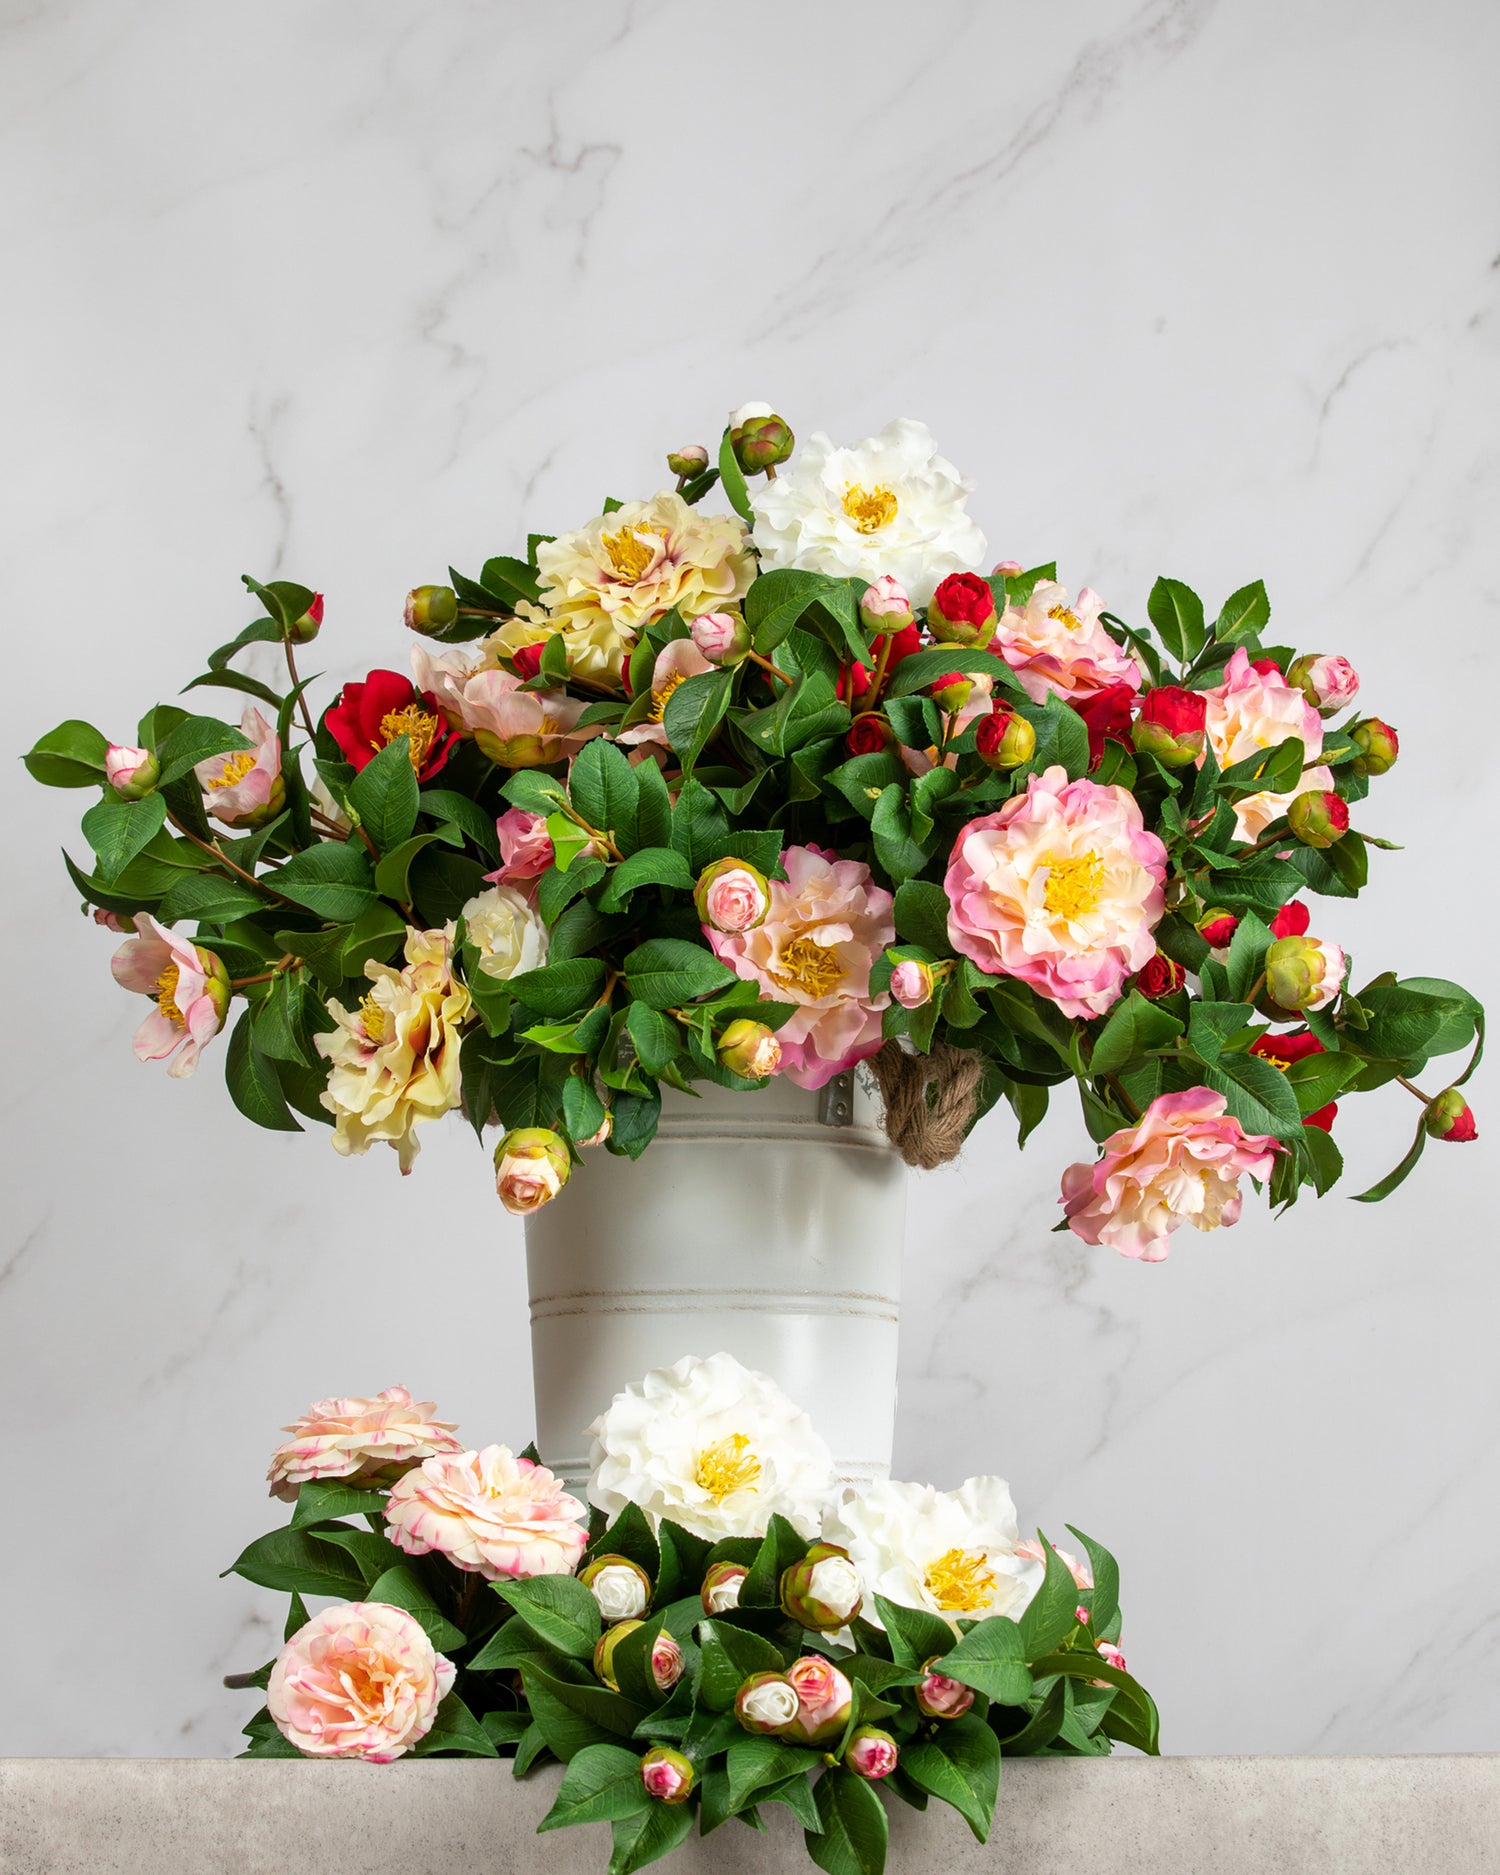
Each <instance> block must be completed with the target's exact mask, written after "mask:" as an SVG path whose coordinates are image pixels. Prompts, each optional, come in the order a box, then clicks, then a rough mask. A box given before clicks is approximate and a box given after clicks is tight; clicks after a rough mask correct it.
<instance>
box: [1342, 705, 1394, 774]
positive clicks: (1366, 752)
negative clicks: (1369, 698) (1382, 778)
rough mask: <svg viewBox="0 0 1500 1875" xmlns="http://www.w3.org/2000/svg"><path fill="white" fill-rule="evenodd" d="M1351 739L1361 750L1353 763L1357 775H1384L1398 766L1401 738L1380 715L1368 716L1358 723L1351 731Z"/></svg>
mask: <svg viewBox="0 0 1500 1875" xmlns="http://www.w3.org/2000/svg"><path fill="white" fill-rule="evenodd" d="M1349 740H1350V741H1351V742H1352V743H1353V744H1354V746H1355V747H1356V748H1357V749H1358V750H1359V754H1358V755H1357V756H1355V758H1354V764H1353V766H1354V772H1355V774H1356V775H1383V774H1384V773H1385V771H1386V770H1387V769H1388V768H1394V767H1395V766H1396V757H1397V756H1398V755H1399V754H1400V753H1401V738H1400V737H1399V736H1398V735H1397V734H1396V732H1395V730H1394V729H1392V728H1391V726H1390V724H1389V723H1383V722H1381V720H1380V718H1379V717H1378V716H1367V717H1366V718H1365V720H1364V721H1363V722H1362V723H1356V724H1355V725H1354V726H1353V728H1352V729H1351V730H1350V731H1349Z"/></svg>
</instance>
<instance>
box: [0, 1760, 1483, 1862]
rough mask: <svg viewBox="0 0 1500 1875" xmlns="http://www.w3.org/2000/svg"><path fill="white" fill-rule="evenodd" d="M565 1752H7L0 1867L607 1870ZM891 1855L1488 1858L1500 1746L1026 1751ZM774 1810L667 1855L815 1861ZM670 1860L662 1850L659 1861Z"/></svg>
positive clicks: (2, 1769)
mask: <svg viewBox="0 0 1500 1875" xmlns="http://www.w3.org/2000/svg"><path fill="white" fill-rule="evenodd" d="M558 1775H559V1774H558V1771H557V1770H556V1768H555V1767H554V1768H553V1769H551V1770H550V1771H540V1772H538V1773H536V1774H535V1775H534V1776H532V1777H530V1778H528V1779H526V1780H525V1781H524V1782H522V1783H519V1784H518V1783H516V1782H514V1781H513V1780H512V1778H511V1776H510V1774H509V1772H508V1770H507V1769H506V1767H505V1766H503V1765H496V1764H491V1763H476V1762H473V1761H469V1762H458V1761H447V1762H437V1761H434V1762H430V1763H411V1764H402V1765H397V1766H393V1767H391V1768H389V1769H376V1768H375V1767H372V1766H367V1765H360V1764H311V1763H295V1762H290V1761H288V1762H274V1761H273V1762H269V1763H255V1764H249V1763H241V1762H235V1761H224V1760H217V1759H86V1758H11V1759H4V1760H0V1870H3V1871H4V1875H74V1872H75V1871H77V1875H84V1872H85V1871H87V1875H200V1872H201V1875H286V1871H288V1870H291V1869H305V1870H307V1871H308V1872H309V1875H346V1871H347V1875H387V1872H389V1875H396V1871H400V1875H455V1871H460V1870H462V1871H465V1875H468V1872H470V1871H472V1872H473V1875H509V1872H510V1871H512V1870H523V1869H524V1870H526V1871H528V1875H572V1872H573V1871H575V1870H576V1871H579V1872H580V1875H585V1872H587V1875H603V1870H604V1868H605V1865H606V1863H607V1860H608V1842H609V1838H608V1834H607V1831H606V1829H605V1828H604V1827H603V1826H599V1825H595V1826H589V1827H585V1828H580V1829H570V1830H564V1831H559V1832H557V1833H555V1834H549V1835H546V1836H541V1837H538V1836H536V1835H535V1834H534V1831H535V1828H536V1825H537V1823H538V1822H539V1821H540V1820H541V1818H542V1816H543V1815H544V1814H545V1812H546V1810H547V1808H548V1806H549V1804H550V1803H551V1801H552V1795H553V1792H554V1790H555V1788H556V1784H557V1778H558ZM893 1810H894V1814H893V1816H892V1819H891V1821H892V1827H891V1856H890V1861H889V1864H888V1867H889V1869H890V1870H891V1872H892V1875H907V1872H908V1871H910V1872H912V1875H915V1872H916V1871H918V1870H927V1869H933V1868H941V1869H943V1870H944V1871H945V1872H951V1875H969V1872H970V1871H979V1870H981V1869H984V1870H996V1871H998V1870H1002V1869H1024V1870H1025V1871H1026V1875H1063V1871H1067V1875H1076V1871H1077V1870H1080V1869H1087V1870H1088V1871H1089V1872H1090V1875H1138V1872H1139V1875H1146V1871H1150V1875H1258V1872H1260V1871H1265V1872H1266V1875H1271V1872H1272V1871H1275V1875H1285V1872H1286V1871H1297V1870H1303V1869H1307V1870H1317V1871H1318V1872H1319V1875H1386V1872H1387V1871H1390V1872H1391V1875H1396V1872H1397V1871H1399V1872H1400V1875H1411V1872H1412V1871H1414V1870H1415V1871H1426V1870H1442V1871H1443V1875H1484V1872H1485V1871H1500V1821H1497V1819H1500V1755H1473V1756H1457V1757H1411V1758H1374V1757H1370V1758H1160V1759H1154V1760H1151V1759H1143V1758H1116V1759H1105V1760H1095V1761H1090V1762H1075V1763H1067V1764H1065V1763H1060V1762H1056V1761H1037V1760H1030V1759H1025V1760H1018V1761H1014V1762H1011V1763H1008V1764H1007V1765H1006V1767H1005V1773H1004V1778H1003V1781H1002V1786H1001V1795H1000V1805H999V1809H998V1812H997V1816H996V1824H995V1829H994V1832H993V1835H992V1837H991V1840H990V1843H989V1845H988V1846H987V1847H981V1846H980V1845H979V1844H978V1843H976V1842H975V1841H974V1840H973V1838H972V1837H971V1836H970V1834H969V1832H968V1830H967V1828H966V1826H965V1825H964V1824H963V1822H962V1821H961V1820H960V1819H959V1818H958V1817H957V1816H956V1815H955V1814H954V1813H953V1812H952V1811H950V1810H947V1809H945V1808H944V1807H943V1806H942V1805H939V1804H934V1805H933V1807H932V1808H931V1809H930V1810H929V1811H928V1812H927V1814H926V1815H925V1816H922V1817H919V1816H917V1815H916V1814H915V1813H914V1812H912V1811H910V1810H908V1809H906V1807H905V1806H904V1805H902V1804H899V1803H898V1804H895V1805H894V1806H893ZM799 1837H800V1830H799V1829H798V1826H797V1824H796V1823H795V1821H794V1820H793V1818H792V1817H791V1816H790V1815H789V1814H788V1813H787V1812H786V1811H784V1810H780V1809H774V1810H773V1811H772V1813H771V1818H770V1826H769V1828H768V1830H767V1832H766V1833H765V1834H764V1835H757V1834H755V1833H754V1832H752V1831H751V1830H749V1829H745V1828H742V1827H740V1826H738V1825H737V1824H734V1823H730V1824H727V1825H725V1826H724V1828H723V1829H722V1830H720V1831H719V1832H718V1833H717V1834H716V1835H715V1836H714V1837H713V1838H711V1839H710V1841H709V1842H708V1843H706V1844H705V1843H703V1842H701V1841H700V1840H698V1839H696V1838H694V1839H693V1840H692V1841H690V1842H689V1843H688V1844H687V1845H686V1846H685V1847H684V1848H683V1849H681V1850H680V1851H679V1852H678V1853H677V1855H676V1856H675V1857H673V1858H672V1859H671V1861H670V1866H671V1868H673V1869H674V1870H675V1871H677V1872H678V1875H703V1872H704V1871H707V1870H709V1869H710V1868H711V1869H712V1870H713V1871H714V1875H752V1872H755V1871H762V1870H765V1869H767V1868H777V1867H783V1868H786V1869H793V1868H803V1869H805V1868H809V1867H811V1864H810V1863H808V1862H807V1860H806V1858H805V1857H804V1855H803V1852H802V1844H801V1842H800V1840H799ZM664 1866H667V1865H664Z"/></svg>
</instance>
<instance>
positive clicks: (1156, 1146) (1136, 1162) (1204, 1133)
mask: <svg viewBox="0 0 1500 1875" xmlns="http://www.w3.org/2000/svg"><path fill="white" fill-rule="evenodd" d="M1227 1105H1228V1103H1227V1102H1226V1100H1225V1098H1224V1096H1223V1095H1222V1094H1216V1093H1214V1092H1213V1091H1212V1090H1211V1089H1209V1088H1207V1087H1190V1088H1188V1089H1187V1090H1186V1091H1185V1092H1184V1093H1180V1094H1158V1095H1157V1097H1156V1099H1155V1100H1153V1101H1152V1102H1151V1105H1150V1106H1149V1107H1147V1109H1146V1111H1145V1113H1144V1114H1143V1115H1142V1116H1141V1118H1140V1119H1139V1120H1138V1121H1137V1122H1136V1124H1135V1125H1134V1126H1125V1127H1121V1129H1120V1130H1119V1132H1117V1133H1111V1134H1110V1136H1109V1138H1108V1139H1106V1140H1105V1142H1104V1151H1103V1155H1102V1157H1101V1158H1100V1159H1099V1161H1098V1163H1097V1164H1095V1165H1084V1164H1079V1165H1070V1166H1069V1167H1068V1169H1067V1171H1065V1172H1064V1173H1063V1178H1062V1200H1061V1202H1062V1206H1063V1209H1064V1211H1065V1212H1066V1213H1067V1218H1068V1224H1069V1226H1070V1227H1071V1229H1072V1230H1073V1232H1074V1233H1075V1235H1077V1236H1079V1237H1081V1238H1082V1239H1083V1241H1084V1242H1085V1243H1090V1244H1109V1245H1110V1246H1112V1247H1113V1248H1114V1249H1116V1250H1118V1251H1119V1252H1120V1254H1121V1255H1122V1256H1127V1257H1140V1258H1141V1260H1142V1261H1143V1262H1145V1263H1159V1262H1160V1261H1161V1260H1162V1258H1163V1257H1164V1256H1165V1255H1166V1254H1167V1249H1168V1244H1167V1239H1168V1237H1169V1236H1170V1235H1171V1233H1172V1232H1173V1231H1174V1230H1176V1229H1177V1228H1178V1227H1179V1226H1180V1225H1182V1224H1191V1225H1192V1226H1193V1228H1194V1229H1195V1230H1217V1229H1218V1227H1219V1226H1220V1225H1221V1224H1234V1223H1237V1222H1238V1220H1239V1215H1240V1176H1241V1174H1242V1173H1246V1172H1248V1173H1249V1174H1250V1176H1251V1177H1252V1178H1257V1179H1264V1178H1269V1176H1270V1174H1271V1167H1272V1166H1273V1165H1274V1164H1275V1161H1276V1154H1277V1152H1278V1150H1279V1147H1278V1145H1277V1142H1276V1141H1275V1140H1274V1139H1273V1138H1272V1137H1271V1136H1270V1135H1269V1134H1267V1133H1246V1132H1245V1131H1244V1129H1243V1128H1242V1127H1241V1125H1240V1123H1239V1121H1238V1120H1236V1119H1235V1118H1234V1117H1233V1116H1232V1115H1231V1114H1229V1113H1227V1112H1226V1111H1225V1108H1226V1106H1227Z"/></svg>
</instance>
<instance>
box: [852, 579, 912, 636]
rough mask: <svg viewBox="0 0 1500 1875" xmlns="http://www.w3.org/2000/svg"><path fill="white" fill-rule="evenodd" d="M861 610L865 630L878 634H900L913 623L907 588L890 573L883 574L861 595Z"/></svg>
mask: <svg viewBox="0 0 1500 1875" xmlns="http://www.w3.org/2000/svg"><path fill="white" fill-rule="evenodd" d="M859 610H860V614H861V617H862V618H863V620H864V624H865V628H866V629H867V630H869V631H873V632H876V633H882V632H898V631H902V630H904V629H905V627H906V626H908V625H910V624H911V623H912V621H913V617H914V614H913V612H912V609H911V600H910V599H908V598H907V596H906V588H905V587H904V586H903V585H902V584H901V582H900V581H899V580H897V579H894V578H892V576H891V575H890V574H889V573H882V574H881V576H880V578H879V579H877V580H876V581H874V583H873V584H872V585H869V586H866V588H865V589H864V592H863V593H862V594H861V595H860V601H859Z"/></svg>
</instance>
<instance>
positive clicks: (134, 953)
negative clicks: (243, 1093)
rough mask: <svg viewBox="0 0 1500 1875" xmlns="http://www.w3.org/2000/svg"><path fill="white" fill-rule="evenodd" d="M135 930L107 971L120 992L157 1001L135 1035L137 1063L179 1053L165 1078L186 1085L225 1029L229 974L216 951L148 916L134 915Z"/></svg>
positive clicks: (159, 1059)
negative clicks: (136, 993)
mask: <svg viewBox="0 0 1500 1875" xmlns="http://www.w3.org/2000/svg"><path fill="white" fill-rule="evenodd" d="M135 928H136V932H137V936H135V937H133V938H130V939H129V940H128V941H127V942H126V943H124V944H122V945H121V946H120V948H119V949H118V950H117V951H116V952H115V954H114V956H113V957H112V958H111V959H110V965H109V967H110V969H111V970H112V971H113V972H114V979H115V982H116V983H118V984H119V985H120V987H121V988H122V989H127V990H138V991H140V992H141V993H142V994H144V995H146V996H150V997H153V998H154V999H155V1002H156V1007H155V1009H153V1010H152V1012H151V1014H150V1015H149V1016H147V1018H146V1020H145V1021H144V1022H143V1023H142V1024H141V1026H140V1027H139V1028H138V1029H137V1030H136V1032H135V1053H136V1059H137V1060H138V1061H166V1060H167V1059H169V1058H170V1057H171V1056H172V1055H174V1054H176V1055H177V1059H176V1060H175V1061H173V1062H172V1065H171V1067H170V1068H168V1069H167V1073H168V1074H170V1075H171V1077H172V1079H173V1080H174V1081H185V1080H186V1079H187V1077H188V1076H189V1075H190V1074H191V1073H192V1072H193V1070H194V1068H196V1067H197V1065H198V1057H199V1055H200V1054H201V1053H202V1052H203V1047H204V1044H205V1043H206V1042H211V1041H212V1040H213V1038H214V1037H215V1036H216V1035H217V1034H218V1032H219V1030H220V1029H222V1028H223V1026H224V1018H225V1016H226V1015H227V1014H228V1013H229V1000H230V990H229V973H228V971H227V970H225V968H224V966H223V964H222V963H220V961H219V959H218V958H217V957H216V956H215V955H214V954H213V952H212V951H210V950H203V949H200V947H199V946H198V945H196V944H193V943H191V942H190V941H189V940H188V939H187V938H185V937H179V936H178V934H177V933H176V932H175V931H167V930H164V929H163V928H162V926H161V925H159V924H158V923H157V922H156V920H155V919H154V918H153V917H152V916H151V914H150V913H149V912H144V911H142V912H137V913H136V918H135ZM179 1049H180V1050H181V1053H178V1050H179Z"/></svg>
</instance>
